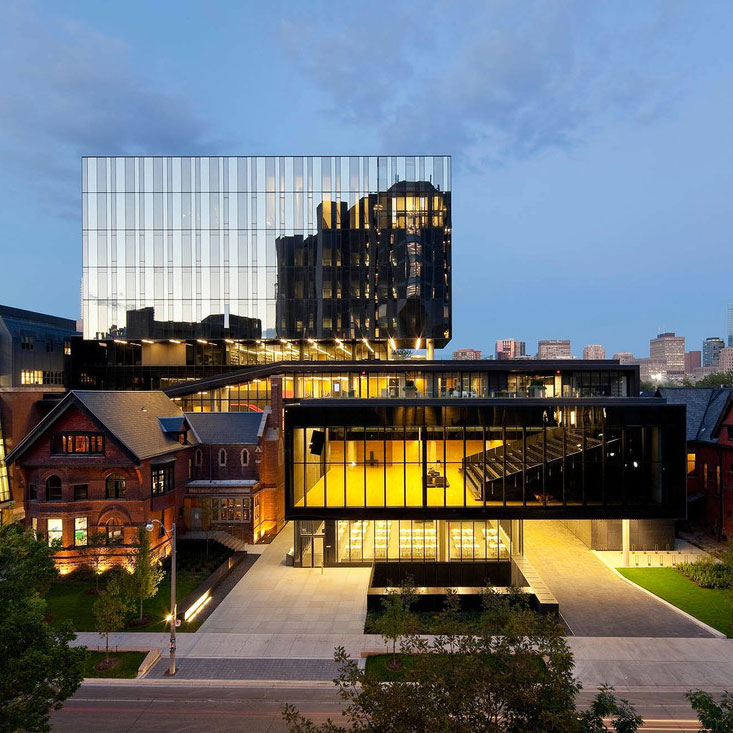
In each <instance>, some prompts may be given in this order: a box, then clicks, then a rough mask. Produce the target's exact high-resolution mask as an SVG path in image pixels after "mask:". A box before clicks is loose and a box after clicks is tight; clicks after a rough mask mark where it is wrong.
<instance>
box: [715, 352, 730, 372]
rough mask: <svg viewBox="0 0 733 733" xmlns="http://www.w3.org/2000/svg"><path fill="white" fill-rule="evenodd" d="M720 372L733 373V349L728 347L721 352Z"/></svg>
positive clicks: (719, 360)
mask: <svg viewBox="0 0 733 733" xmlns="http://www.w3.org/2000/svg"><path fill="white" fill-rule="evenodd" d="M718 371H720V372H729V371H733V347H731V346H727V347H726V348H724V349H721V350H720V355H719V358H718Z"/></svg>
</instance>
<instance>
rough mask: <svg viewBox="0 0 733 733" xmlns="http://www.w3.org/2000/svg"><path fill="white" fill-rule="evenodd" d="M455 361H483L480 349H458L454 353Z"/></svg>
mask: <svg viewBox="0 0 733 733" xmlns="http://www.w3.org/2000/svg"><path fill="white" fill-rule="evenodd" d="M453 359H454V360H455V361H479V360H480V359H481V350H480V349H458V351H454V352H453Z"/></svg>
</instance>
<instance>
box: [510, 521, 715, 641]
mask: <svg viewBox="0 0 733 733" xmlns="http://www.w3.org/2000/svg"><path fill="white" fill-rule="evenodd" d="M524 551H525V555H526V556H527V559H528V560H529V561H530V563H532V565H533V566H534V567H535V569H536V570H537V572H538V573H539V574H540V576H541V577H542V580H543V581H544V582H545V583H546V584H547V586H548V588H549V589H550V591H551V592H552V594H553V595H554V596H555V598H557V600H558V602H559V604H560V614H561V615H562V617H563V619H564V620H565V622H566V624H567V625H568V627H569V628H570V630H571V632H572V633H573V635H575V636H600V637H604V636H619V637H633V636H638V637H667V638H670V637H684V638H690V637H699V638H710V637H711V636H712V635H711V634H710V632H708V631H707V630H706V629H704V628H703V627H701V626H699V625H698V624H696V623H695V622H694V621H692V620H690V619H688V618H686V617H685V616H683V615H682V614H680V613H678V612H677V611H676V610H674V609H672V608H670V607H668V606H666V605H665V604H663V603H661V602H660V601H659V600H657V599H656V598H654V597H652V596H650V595H648V594H647V593H645V592H644V591H642V590H641V589H639V588H636V587H635V586H633V585H632V584H630V583H627V582H626V581H624V580H623V579H622V578H620V577H619V576H618V575H616V573H614V572H613V571H612V570H611V569H610V568H608V567H607V566H606V565H605V564H604V563H603V562H602V561H601V560H600V559H599V558H598V557H596V555H595V554H594V553H593V552H592V551H591V550H589V549H588V547H586V546H585V545H584V544H583V543H582V542H581V541H580V540H579V539H578V538H577V537H576V536H575V535H574V534H573V533H572V532H571V531H570V530H569V529H567V528H566V527H564V526H563V525H562V524H561V523H560V522H557V521H549V520H533V521H525V523H524Z"/></svg>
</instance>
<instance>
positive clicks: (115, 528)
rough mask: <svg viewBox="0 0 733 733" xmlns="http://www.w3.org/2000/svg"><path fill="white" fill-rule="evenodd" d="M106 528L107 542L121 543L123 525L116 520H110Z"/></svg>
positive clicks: (112, 543) (109, 543)
mask: <svg viewBox="0 0 733 733" xmlns="http://www.w3.org/2000/svg"><path fill="white" fill-rule="evenodd" d="M106 530H107V544H108V545H121V544H122V540H123V539H124V527H123V526H122V525H121V524H117V523H116V520H110V521H109V523H108V524H107V527H106Z"/></svg>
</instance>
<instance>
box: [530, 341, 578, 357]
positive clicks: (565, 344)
mask: <svg viewBox="0 0 733 733" xmlns="http://www.w3.org/2000/svg"><path fill="white" fill-rule="evenodd" d="M537 358H538V359H572V358H573V355H572V354H571V353H570V339H544V340H542V341H538V342H537Z"/></svg>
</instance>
